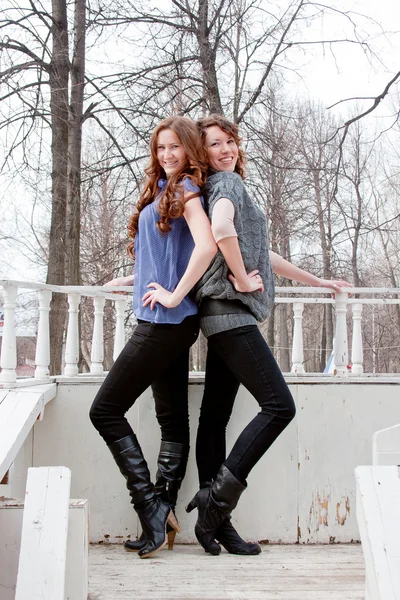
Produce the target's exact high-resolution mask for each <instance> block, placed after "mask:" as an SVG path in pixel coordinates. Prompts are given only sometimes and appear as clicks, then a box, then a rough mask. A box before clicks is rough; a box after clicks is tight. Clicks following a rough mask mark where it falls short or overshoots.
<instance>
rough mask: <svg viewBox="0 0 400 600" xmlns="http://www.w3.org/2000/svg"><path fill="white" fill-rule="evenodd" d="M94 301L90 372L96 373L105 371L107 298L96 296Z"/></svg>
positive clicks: (99, 373)
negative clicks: (105, 309) (105, 313)
mask: <svg viewBox="0 0 400 600" xmlns="http://www.w3.org/2000/svg"><path fill="white" fill-rule="evenodd" d="M93 302H94V323H93V338H92V353H91V355H90V358H91V361H92V364H91V365H90V372H91V373H94V374H95V375H101V374H102V373H103V360H104V335H103V312H104V304H105V302H106V299H105V298H103V297H102V296H95V297H94V298H93Z"/></svg>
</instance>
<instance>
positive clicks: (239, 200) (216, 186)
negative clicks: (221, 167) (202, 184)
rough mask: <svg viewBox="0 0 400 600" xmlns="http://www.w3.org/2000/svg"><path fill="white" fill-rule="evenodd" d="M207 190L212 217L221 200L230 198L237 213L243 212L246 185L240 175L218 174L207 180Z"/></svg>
mask: <svg viewBox="0 0 400 600" xmlns="http://www.w3.org/2000/svg"><path fill="white" fill-rule="evenodd" d="M206 189H207V191H208V202H209V210H210V216H211V212H212V210H213V208H214V206H215V203H216V202H217V201H218V200H219V199H220V198H228V200H230V201H231V202H232V204H233V206H234V208H235V211H239V212H240V211H241V208H242V204H243V195H244V184H243V180H242V178H241V177H240V175H239V174H238V173H226V172H219V173H216V174H215V175H213V176H212V177H210V178H209V179H208V180H207V183H206Z"/></svg>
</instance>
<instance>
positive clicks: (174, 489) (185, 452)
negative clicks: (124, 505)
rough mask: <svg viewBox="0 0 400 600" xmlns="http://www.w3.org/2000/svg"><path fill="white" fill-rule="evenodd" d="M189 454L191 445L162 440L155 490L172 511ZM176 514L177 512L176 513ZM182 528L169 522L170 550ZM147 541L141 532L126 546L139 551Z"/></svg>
mask: <svg viewBox="0 0 400 600" xmlns="http://www.w3.org/2000/svg"><path fill="white" fill-rule="evenodd" d="M188 456H189V447H188V446H186V445H184V444H180V443H178V442H168V441H162V442H161V446H160V452H159V455H158V460H157V463H158V470H157V475H156V483H155V486H154V488H155V492H156V494H157V495H159V496H160V498H161V499H162V500H163V501H164V502H166V503H167V504H169V506H170V507H171V509H172V511H174V509H175V506H176V501H177V498H178V492H179V489H180V487H181V484H182V480H183V478H184V476H185V473H186V466H187V461H188ZM174 514H175V513H174ZM179 531H180V528H179V525H178V528H176V527H175V528H174V527H171V526H170V525H169V524H167V538H168V550H173V547H174V541H175V536H176V533H177V532H178V533H179ZM145 543H146V538H145V535H144V534H143V532H142V534H141V536H140V537H139V539H138V540H127V541H126V542H125V548H126V549H127V550H130V551H133V552H138V551H139V550H141V548H143V546H144V545H145Z"/></svg>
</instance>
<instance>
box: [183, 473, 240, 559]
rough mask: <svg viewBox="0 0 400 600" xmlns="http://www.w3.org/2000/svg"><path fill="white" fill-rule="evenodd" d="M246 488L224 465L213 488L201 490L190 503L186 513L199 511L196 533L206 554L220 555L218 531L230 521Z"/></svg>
mask: <svg viewBox="0 0 400 600" xmlns="http://www.w3.org/2000/svg"><path fill="white" fill-rule="evenodd" d="M246 487H247V486H246V484H243V483H241V482H240V481H239V480H238V479H236V477H235V476H234V475H233V474H232V473H231V472H230V471H229V469H228V468H227V467H226V466H225V465H222V467H221V468H220V470H219V471H218V474H217V476H216V478H215V481H214V483H213V484H212V486H211V487H210V488H203V489H201V490H199V491H198V492H197V494H196V495H195V497H194V498H193V500H191V502H189V504H188V506H187V507H186V512H191V511H192V510H193V509H194V508H197V509H198V511H199V515H198V518H197V522H196V525H195V528H194V532H195V535H196V537H197V539H198V541H199V542H200V544H201V545H202V546H203V548H204V550H205V551H206V552H209V553H210V554H214V555H217V554H219V553H220V551H221V547H220V546H219V544H217V543H216V541H215V538H216V534H217V530H218V529H219V527H220V526H221V525H222V524H223V523H224V522H225V521H227V520H229V517H230V514H231V512H232V511H233V509H234V508H236V506H237V503H238V502H239V498H240V496H241V494H242V492H243V491H244V490H245V489H246Z"/></svg>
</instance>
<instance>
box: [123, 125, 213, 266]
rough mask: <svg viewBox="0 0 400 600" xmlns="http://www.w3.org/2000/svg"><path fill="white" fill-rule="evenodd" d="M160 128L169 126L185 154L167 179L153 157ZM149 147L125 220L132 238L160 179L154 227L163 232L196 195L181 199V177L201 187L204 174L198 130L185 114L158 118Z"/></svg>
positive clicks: (204, 163) (155, 195) (156, 191)
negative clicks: (133, 206) (182, 163)
mask: <svg viewBox="0 0 400 600" xmlns="http://www.w3.org/2000/svg"><path fill="white" fill-rule="evenodd" d="M164 129H170V130H171V131H173V132H174V133H175V134H176V135H177V137H178V138H179V141H180V142H181V144H182V146H183V149H184V151H185V153H186V164H185V166H184V167H183V168H182V169H180V170H179V171H177V172H176V173H174V174H173V175H171V176H170V177H169V178H168V179H167V176H166V173H165V171H164V169H163V168H162V167H161V165H160V162H159V160H158V158H157V140H158V134H159V133H160V132H161V131H163V130H164ZM149 146H150V161H149V165H148V166H147V167H146V169H145V170H144V172H145V174H146V180H145V184H144V187H143V190H142V193H141V194H140V198H139V200H138V202H137V204H136V211H135V212H134V213H133V215H132V216H131V218H130V219H129V225H128V234H129V237H130V238H132V240H134V239H135V236H136V233H137V230H138V224H139V215H140V212H141V211H142V210H143V209H144V208H145V206H147V205H148V204H151V203H152V202H154V200H155V199H156V198H157V197H158V196H159V194H160V188H159V187H158V181H159V180H160V179H162V178H163V179H167V186H166V188H165V190H164V191H163V193H162V196H161V198H160V202H159V204H158V212H159V213H160V220H159V221H158V223H157V228H158V230H159V231H161V232H162V233H167V232H168V231H170V230H171V225H170V220H171V219H177V218H178V217H181V216H182V215H183V212H184V210H185V202H187V200H190V199H192V198H194V197H196V196H197V195H198V194H197V193H195V192H194V193H193V194H191V195H189V196H187V197H186V198H185V191H184V187H183V183H182V180H183V179H184V178H186V177H187V178H188V179H190V181H191V183H193V184H195V185H197V186H198V187H200V188H201V187H203V186H204V184H205V180H206V177H207V175H206V174H207V155H206V152H205V149H204V148H203V144H202V141H201V137H200V135H199V130H198V128H197V126H196V124H195V123H194V121H191V120H190V119H188V118H187V117H179V116H174V117H168V118H167V119H164V120H163V121H161V123H159V124H158V125H157V127H156V128H155V129H154V131H153V133H152V135H151V138H150V144H149ZM128 253H129V254H130V255H131V256H134V242H133V241H132V242H130V243H129V245H128Z"/></svg>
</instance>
